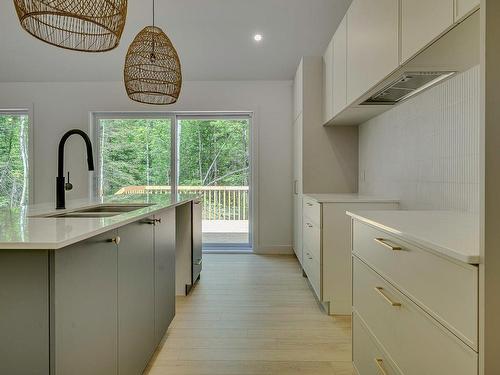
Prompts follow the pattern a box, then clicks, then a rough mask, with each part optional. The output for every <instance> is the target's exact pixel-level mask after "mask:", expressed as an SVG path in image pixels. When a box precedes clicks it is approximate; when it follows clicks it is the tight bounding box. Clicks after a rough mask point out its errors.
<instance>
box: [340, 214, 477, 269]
mask: <svg viewBox="0 0 500 375" xmlns="http://www.w3.org/2000/svg"><path fill="white" fill-rule="evenodd" d="M347 214H348V215H349V216H351V217H352V218H353V219H355V220H359V221H362V222H365V223H367V224H370V225H372V226H375V227H377V228H379V229H382V230H384V231H386V232H389V233H390V234H392V235H394V236H396V237H399V238H401V239H402V240H404V241H408V242H409V243H412V244H414V245H417V246H420V247H424V248H426V249H429V250H430V251H432V252H435V253H438V254H441V255H444V256H446V257H449V258H452V259H455V260H459V261H461V262H465V263H470V264H479V263H480V256H479V217H478V216H477V215H471V214H466V213H460V212H455V211H409V210H408V211H406V210H399V211H357V212H347Z"/></svg>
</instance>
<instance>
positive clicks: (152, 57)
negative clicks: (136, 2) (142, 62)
mask: <svg viewBox="0 0 500 375" xmlns="http://www.w3.org/2000/svg"><path fill="white" fill-rule="evenodd" d="M154 27H155V0H153V28H154ZM151 42H152V43H151V47H152V50H151V55H150V57H149V59H150V61H151V62H154V61H155V60H156V55H155V36H154V33H153V34H152V40H151Z"/></svg>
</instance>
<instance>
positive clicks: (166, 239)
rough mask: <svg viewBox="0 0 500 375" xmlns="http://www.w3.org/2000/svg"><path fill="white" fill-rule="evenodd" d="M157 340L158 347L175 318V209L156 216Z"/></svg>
mask: <svg viewBox="0 0 500 375" xmlns="http://www.w3.org/2000/svg"><path fill="white" fill-rule="evenodd" d="M155 219H160V220H161V221H160V222H157V223H156V225H155V246H154V247H155V340H156V345H158V344H159V343H160V341H161V339H162V338H163V336H164V335H165V333H166V332H167V329H168V326H169V325H170V323H171V322H172V320H173V319H174V316H175V209H174V208H171V209H168V210H166V211H163V212H161V213H159V214H157V215H155Z"/></svg>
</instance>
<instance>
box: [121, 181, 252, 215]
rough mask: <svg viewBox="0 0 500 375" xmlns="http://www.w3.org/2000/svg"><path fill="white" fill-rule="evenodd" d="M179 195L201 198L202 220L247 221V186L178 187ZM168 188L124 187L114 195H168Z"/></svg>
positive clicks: (169, 189) (169, 188) (169, 190)
mask: <svg viewBox="0 0 500 375" xmlns="http://www.w3.org/2000/svg"><path fill="white" fill-rule="evenodd" d="M177 190H178V192H179V193H196V194H199V195H200V196H201V197H202V198H203V220H248V207H249V188H248V186H178V187H177ZM170 192H171V187H170V186H126V187H123V188H121V189H120V190H118V191H117V192H116V193H115V194H116V195H122V194H123V195H133V194H169V193H170Z"/></svg>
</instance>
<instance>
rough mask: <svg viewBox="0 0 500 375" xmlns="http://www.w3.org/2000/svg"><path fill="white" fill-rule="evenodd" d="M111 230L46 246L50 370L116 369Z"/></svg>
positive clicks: (106, 373)
mask: <svg viewBox="0 0 500 375" xmlns="http://www.w3.org/2000/svg"><path fill="white" fill-rule="evenodd" d="M116 236H117V232H116V231H115V230H113V231H110V232H107V233H104V234H102V235H98V236H96V237H92V238H90V239H88V240H85V241H82V242H79V243H77V244H74V245H71V246H68V247H66V248H63V249H61V250H55V251H53V252H51V256H50V258H51V259H50V261H51V274H52V275H51V284H52V285H51V290H52V300H51V303H52V308H51V321H52V325H51V330H52V333H51V340H52V343H51V346H52V350H53V355H54V356H53V358H52V362H53V365H52V368H51V375H66V374H72V375H88V374H93V375H111V374H117V371H118V358H117V354H118V340H117V338H118V331H117V327H118V304H117V296H118V281H117V279H118V273H117V265H118V248H117V245H116V244H115V243H113V242H111V240H112V239H113V238H116Z"/></svg>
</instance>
